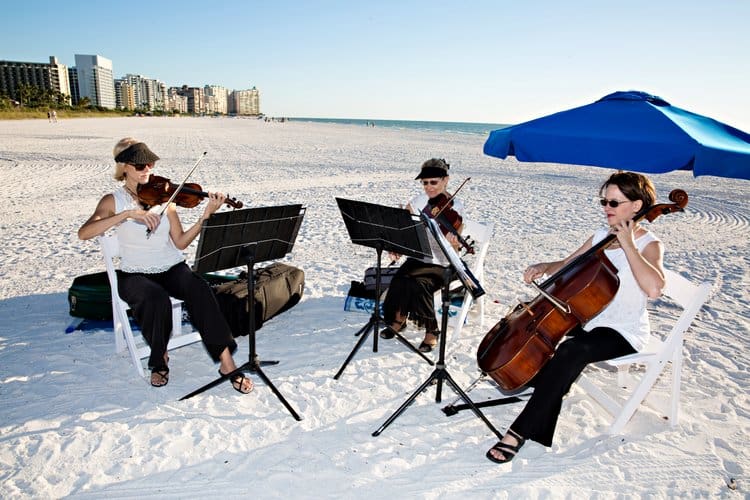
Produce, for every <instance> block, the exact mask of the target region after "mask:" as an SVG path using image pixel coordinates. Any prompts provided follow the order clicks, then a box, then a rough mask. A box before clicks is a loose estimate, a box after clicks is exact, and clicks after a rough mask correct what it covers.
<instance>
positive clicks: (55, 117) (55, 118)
mask: <svg viewBox="0 0 750 500" xmlns="http://www.w3.org/2000/svg"><path fill="white" fill-rule="evenodd" d="M52 122H53V123H57V111H55V110H54V109H53V110H52Z"/></svg>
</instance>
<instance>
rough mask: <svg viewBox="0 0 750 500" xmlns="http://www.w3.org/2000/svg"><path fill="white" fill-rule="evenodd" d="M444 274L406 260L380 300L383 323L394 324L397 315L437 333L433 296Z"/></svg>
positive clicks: (422, 263)
mask: <svg viewBox="0 0 750 500" xmlns="http://www.w3.org/2000/svg"><path fill="white" fill-rule="evenodd" d="M444 271H445V268H444V267H443V266H439V265H436V264H427V263H425V262H422V261H420V260H417V259H411V258H409V259H407V260H406V262H404V263H403V265H402V266H401V267H400V268H399V270H398V272H397V273H396V274H395V275H394V276H393V279H392V280H391V285H390V287H388V293H387V294H386V297H385V301H383V315H384V318H383V319H385V322H386V324H388V325H390V324H391V323H394V322H395V321H396V313H397V312H400V313H401V315H402V316H408V318H409V319H410V320H412V321H414V322H415V323H416V324H417V325H418V326H419V327H423V328H424V329H425V331H427V332H438V331H439V330H440V329H439V328H438V323H437V319H436V318H435V299H434V295H435V292H437V291H438V290H440V288H441V287H442V286H443V273H444Z"/></svg>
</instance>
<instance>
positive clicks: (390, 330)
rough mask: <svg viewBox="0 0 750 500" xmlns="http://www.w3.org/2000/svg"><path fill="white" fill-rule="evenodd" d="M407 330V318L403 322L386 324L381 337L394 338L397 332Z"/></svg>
mask: <svg viewBox="0 0 750 500" xmlns="http://www.w3.org/2000/svg"><path fill="white" fill-rule="evenodd" d="M404 330H406V320H404V321H403V322H398V321H394V322H393V323H391V324H390V326H386V327H385V328H383V329H382V330H381V331H380V338H381V339H392V338H393V337H395V336H396V333H401V332H403V331H404Z"/></svg>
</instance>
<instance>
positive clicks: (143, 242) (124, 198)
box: [112, 186, 185, 274]
mask: <svg viewBox="0 0 750 500" xmlns="http://www.w3.org/2000/svg"><path fill="white" fill-rule="evenodd" d="M112 195H113V196H114V198H115V213H118V214H119V213H120V212H122V211H124V210H131V209H134V208H135V209H139V208H141V207H140V206H139V205H138V204H137V203H136V201H135V200H134V199H133V197H132V196H131V195H130V193H129V192H128V191H127V190H126V189H125V186H120V187H119V188H117V189H116V190H115V191H114V192H113V193H112ZM149 211H153V212H157V213H158V212H159V211H161V205H159V206H155V207H151V209H150V210H149ZM147 229H148V228H147V227H146V225H145V224H143V223H142V222H138V221H134V220H131V219H126V220H124V221H123V222H121V223H120V224H118V225H117V227H116V229H115V231H116V234H117V242H118V245H119V247H120V269H121V270H123V271H125V272H128V273H149V274H154V273H160V272H163V271H166V270H167V269H169V268H170V267H172V266H174V265H175V264H177V263H179V262H182V261H184V260H185V257H184V256H183V255H182V252H181V251H180V250H179V249H178V248H177V247H176V246H174V243H173V242H172V238H170V237H169V229H170V223H169V218H168V217H167V216H166V213H165V214H164V215H163V216H162V221H161V224H159V227H157V228H156V230H155V231H152V232H151V235H150V237H149V238H146V230H147Z"/></svg>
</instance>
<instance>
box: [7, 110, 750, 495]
mask: <svg viewBox="0 0 750 500" xmlns="http://www.w3.org/2000/svg"><path fill="white" fill-rule="evenodd" d="M126 135H133V136H136V137H138V138H140V139H142V140H144V141H146V142H147V143H148V144H149V145H150V147H151V148H152V149H153V150H154V151H156V152H157V153H158V154H159V155H160V156H161V157H162V161H161V162H160V163H159V165H158V168H157V173H158V174H160V175H165V176H167V177H172V178H173V179H174V178H176V179H179V178H180V177H181V176H182V175H183V174H184V173H185V172H186V171H187V170H188V169H189V168H190V167H191V166H192V164H193V162H194V161H195V160H196V159H197V158H198V155H199V154H200V153H201V152H203V151H208V155H207V157H206V159H205V161H204V162H203V164H202V165H201V166H200V167H199V168H198V170H197V172H196V173H195V174H194V176H193V177H192V178H191V180H192V181H194V182H198V183H200V184H202V185H203V186H204V188H205V189H208V190H221V191H226V192H229V194H231V195H233V196H236V197H237V198H239V199H241V200H243V201H245V202H246V203H247V206H268V205H280V204H288V203H301V204H303V205H304V206H306V207H307V213H306V216H305V220H304V222H303V225H302V228H301V230H300V233H299V237H298V239H297V242H296V245H295V247H294V250H293V252H292V253H291V254H290V255H289V256H288V258H287V259H286V260H287V261H288V262H289V263H291V264H293V265H296V266H298V267H300V268H302V269H304V271H305V273H306V280H307V282H306V289H305V295H304V298H303V301H302V302H301V303H300V304H298V305H297V306H296V307H294V308H293V309H292V310H290V311H288V312H286V313H284V314H283V315H281V316H279V317H278V318H276V319H274V320H272V321H271V322H269V323H267V324H266V325H264V326H263V328H262V330H261V331H260V332H259V333H258V352H259V353H260V355H261V358H262V359H278V360H280V361H281V363H280V364H279V365H277V366H273V367H267V368H266V369H265V373H266V374H267V375H268V376H269V377H270V378H271V380H272V381H273V382H274V383H275V384H276V386H277V387H278V388H279V390H280V391H281V392H282V394H284V396H285V397H286V398H287V399H288V400H289V402H290V403H291V404H292V406H294V407H295V408H296V409H297V411H298V412H299V413H300V414H301V415H302V416H303V420H302V421H301V422H296V421H295V420H294V419H292V418H291V416H290V415H289V413H288V412H287V411H286V410H285V408H284V407H283V406H282V405H281V403H280V402H279V401H278V400H277V399H276V397H275V396H274V394H273V393H272V392H271V391H270V390H269V388H268V387H266V386H265V385H264V384H263V382H262V381H261V380H260V379H259V378H258V377H257V376H256V377H254V379H255V382H256V390H255V391H254V392H253V393H252V394H251V395H248V396H241V395H239V394H237V393H236V392H234V391H233V390H231V388H230V387H229V385H228V384H224V385H222V386H220V387H217V388H215V389H212V390H210V391H208V392H206V393H204V394H202V395H200V396H197V397H195V398H193V399H190V400H188V401H183V402H178V401H177V400H178V398H179V397H181V396H182V395H184V394H186V393H187V392H189V391H191V390H193V389H195V388H197V387H199V386H200V385H203V384H205V383H207V382H209V381H211V380H213V379H214V377H215V376H216V366H213V365H212V363H211V361H210V358H209V357H208V355H207V354H206V353H205V352H204V350H203V347H202V346H201V345H200V344H193V345H191V346H188V347H185V348H182V349H179V350H177V351H175V352H173V354H172V361H171V364H170V366H171V370H172V371H171V379H170V382H169V385H168V386H167V387H165V388H163V389H154V388H151V387H150V386H149V385H148V384H147V383H146V381H145V380H143V379H140V378H139V377H137V376H136V374H135V371H134V369H133V367H132V366H131V364H130V361H129V358H128V357H127V356H126V355H125V354H115V353H114V342H113V339H112V331H111V330H106V329H101V330H95V331H87V332H81V331H76V332H74V333H72V334H69V335H66V334H65V333H64V329H65V327H66V326H67V325H68V323H69V322H70V321H71V319H72V318H71V317H70V316H69V315H68V304H67V289H68V287H69V286H70V285H71V283H72V281H73V279H74V278H75V277H76V276H79V275H82V274H86V273H91V272H97V271H100V270H103V265H102V262H101V256H100V253H99V249H98V245H97V244H96V243H95V242H94V241H89V242H81V241H79V240H78V239H77V238H76V229H77V228H78V226H79V225H80V224H81V223H82V222H83V221H84V220H85V218H86V217H88V215H89V214H90V213H91V211H92V210H93V208H94V206H95V204H96V202H97V200H98V199H99V197H100V196H101V195H102V194H103V193H105V192H108V191H109V190H111V189H112V188H113V187H114V186H115V183H114V181H112V180H111V177H110V171H111V164H112V162H111V149H112V146H113V145H114V143H115V142H116V140H117V139H119V138H120V137H123V136H126ZM484 139H485V137H481V136H471V135H458V134H439V133H427V132H417V131H408V130H394V129H382V128H365V127H355V126H337V125H326V124H304V123H286V124H280V123H274V124H266V123H262V122H260V121H254V120H240V119H209V118H205V119H191V118H123V119H88V120H85V119H81V120H66V121H60V122H58V123H57V124H49V123H47V121H46V120H37V121H21V122H17V121H3V122H0V178H2V181H3V196H2V198H1V199H0V213H2V226H1V229H0V230H1V232H2V245H0V258H1V261H2V267H0V277H1V278H0V279H1V280H2V281H0V497H2V498H51V497H65V496H72V497H77V498H81V497H83V498H89V497H90V498H101V497H109V498H135V497H144V496H146V495H156V496H157V497H160V498H191V497H204V496H207V495H210V494H212V493H213V494H215V495H217V496H221V497H230V498H231V497H244V498H249V497H254V498H289V497H292V498H340V497H345V498H353V497H360V498H414V497H418V498H466V497H472V498H521V497H536V498H539V497H542V498H561V497H567V498H582V497H595V498H614V497H626V498H631V497H648V498H663V497H670V496H684V497H688V498H696V497H724V498H743V497H744V498H747V496H748V494H749V493H748V492H749V491H750V487H749V486H748V481H749V480H750V474H749V472H748V471H749V469H750V459H749V457H750V455H749V452H748V449H749V448H750V439H749V438H748V431H749V427H750V425H749V421H748V414H749V413H750V404H749V403H748V399H749V398H748V380H749V379H750V359H749V356H748V352H750V350H749V349H748V344H749V343H750V342H749V340H750V339H749V336H748V312H747V311H748V310H749V309H750V294H749V293H748V288H750V277H749V275H748V269H750V261H749V258H748V253H749V252H748V250H749V249H748V241H750V238H749V236H750V229H749V223H750V210H749V209H748V205H749V204H750V183H748V182H747V181H738V180H737V181H736V180H726V179H717V178H711V177H704V178H698V179H694V178H692V176H691V174H689V173H685V172H679V173H671V174H665V175H659V176H655V177H654V180H655V183H656V185H657V188H658V191H659V198H660V200H661V201H666V199H667V194H668V193H669V191H670V190H671V189H673V188H682V189H685V190H686V191H687V192H688V193H689V194H690V204H689V205H688V209H687V211H686V213H684V214H675V215H668V216H664V217H661V218H660V219H658V220H657V221H656V222H655V223H654V224H652V228H653V229H654V231H656V232H657V233H658V234H659V235H660V237H661V238H662V239H663V241H664V242H665V244H666V248H667V253H666V262H667V265H668V266H669V267H671V268H672V269H674V270H676V271H678V272H681V273H686V274H688V275H689V276H691V277H692V278H693V279H695V280H707V281H710V282H712V283H714V288H713V293H712V296H711V298H710V301H709V303H708V305H707V306H706V307H705V309H704V310H703V311H702V312H701V313H700V315H699V317H698V319H697V322H696V323H695V325H694V327H693V329H692V330H691V331H690V332H689V333H688V335H687V340H686V346H685V357H684V358H685V364H684V369H683V374H682V376H683V385H682V398H681V401H682V413H681V418H680V421H679V425H678V426H677V427H676V428H674V429H672V428H670V427H669V425H668V423H667V422H666V421H665V420H664V419H663V418H662V416H663V415H664V414H665V411H666V408H667V394H668V387H667V382H666V380H665V379H662V380H661V381H660V382H659V384H657V386H656V388H655V389H654V391H653V392H652V393H651V394H650V396H649V398H648V399H647V404H646V405H644V406H642V407H641V409H640V410H639V411H638V412H637V413H636V415H635V417H634V418H633V419H632V420H631V422H630V423H629V424H628V425H627V427H626V429H625V431H624V433H623V435H621V436H615V437H608V436H607V435H606V434H605V433H604V431H605V430H606V428H607V422H608V420H607V415H606V413H605V412H604V410H602V409H601V408H600V407H599V406H598V405H596V404H595V403H594V402H592V401H591V400H590V399H589V398H588V397H586V395H585V394H584V393H583V392H582V391H581V390H580V389H579V388H578V387H576V386H574V389H573V390H572V391H571V393H570V395H569V396H568V398H567V399H566V400H565V402H564V405H563V410H562V414H561V418H560V422H559V426H558V430H557V434H556V436H555V443H554V445H553V446H552V447H551V448H549V449H547V448H544V447H542V446H540V445H537V444H534V443H530V444H527V445H526V446H525V447H524V448H523V450H522V451H521V453H520V454H519V456H518V457H517V458H516V459H515V460H514V461H513V462H512V464H510V465H504V466H498V465H495V464H492V463H491V462H489V461H488V460H487V459H486V458H485V457H484V453H485V451H486V449H487V448H488V447H489V446H491V445H492V444H493V443H494V442H495V441H496V439H495V436H494V435H493V434H492V433H491V432H490V431H489V430H488V428H487V427H486V426H485V425H484V424H483V423H482V422H481V421H480V420H479V419H478V418H476V417H475V416H473V415H472V414H470V413H467V412H461V413H459V414H458V415H456V416H454V417H451V418H448V417H446V416H445V415H444V414H443V413H442V412H441V410H440V409H441V408H442V407H443V406H445V404H447V403H448V402H451V401H452V400H453V393H452V392H451V391H450V389H444V391H443V402H442V403H440V404H436V403H435V389H434V388H428V389H427V391H426V392H425V394H422V395H420V396H419V397H418V398H417V399H416V401H415V403H414V404H413V405H412V406H411V407H409V408H408V409H407V410H406V411H405V412H404V413H403V414H402V415H401V416H400V417H399V418H398V419H396V421H395V422H394V423H393V424H391V425H390V427H388V428H387V429H386V430H385V431H384V432H383V434H382V435H380V436H379V437H372V436H371V434H372V432H373V431H375V430H376V429H377V428H379V427H380V426H381V424H382V423H383V422H384V421H385V419H386V418H388V417H389V416H390V415H391V414H392V413H393V412H394V411H395V410H396V408H398V407H399V406H400V405H401V403H402V402H404V401H405V400H406V398H407V397H408V396H409V395H410V394H412V392H413V391H414V390H415V389H416V388H417V387H418V386H419V385H420V384H421V383H422V382H423V381H424V380H426V379H427V377H428V376H429V375H430V373H431V371H432V368H430V367H429V366H428V365H427V364H426V363H424V362H422V361H420V360H419V359H418V358H417V357H416V356H415V355H414V354H412V353H410V352H408V351H406V349H404V348H403V346H401V345H399V344H398V343H396V342H392V341H391V342H388V341H381V343H380V349H379V352H378V353H373V352H372V348H371V347H372V343H371V339H370V340H368V343H367V344H366V346H365V347H363V349H362V350H360V351H359V353H358V354H357V356H356V357H355V358H354V360H353V361H352V362H351V363H350V364H349V366H348V367H347V369H346V371H345V372H344V374H343V376H342V377H341V379H340V380H338V381H335V380H333V375H334V374H335V373H336V371H337V370H338V369H339V367H340V366H341V365H342V363H343V362H344V360H345V359H346V356H347V355H348V354H349V352H350V351H351V349H352V348H353V347H354V344H355V341H356V338H355V337H354V336H353V333H354V332H355V331H356V330H358V329H359V328H360V326H362V325H363V324H364V323H365V322H366V321H367V319H368V317H367V315H364V314H360V313H353V312H344V311H343V302H344V297H345V295H346V293H347V291H348V289H349V282H350V281H351V280H353V279H361V275H362V273H363V270H364V269H365V268H366V267H368V266H370V265H372V264H373V263H374V260H375V253H374V251H372V250H371V249H370V248H367V247H363V246H357V245H353V244H352V243H351V242H350V240H349V238H348V235H347V233H346V229H345V227H344V224H343V221H342V219H341V216H340V213H339V211H338V208H337V206H336V203H335V201H334V197H336V196H342V197H346V198H350V199H355V200H362V201H369V202H374V203H380V204H385V205H397V204H398V203H402V202H404V201H405V200H407V199H408V198H409V197H410V196H411V195H412V194H414V193H416V192H418V191H419V190H420V189H421V188H420V187H419V186H418V185H417V184H416V183H415V182H414V181H412V179H413V177H414V175H415V174H416V172H417V171H418V167H419V165H420V163H421V162H422V161H423V160H425V159H427V158H429V157H432V156H439V157H444V158H446V159H448V161H449V162H450V163H451V165H452V172H453V179H452V186H453V187H454V188H455V187H456V186H457V185H458V183H459V182H460V181H461V180H462V179H463V178H465V177H468V176H470V177H471V178H472V180H471V182H470V183H469V184H468V185H467V186H466V187H465V188H464V190H463V191H462V193H461V195H460V196H461V198H462V199H463V200H464V202H465V203H466V205H467V210H468V214H469V216H470V218H473V219H476V220H480V221H492V222H494V223H495V225H496V232H495V237H494V239H493V242H492V245H491V248H490V252H489V254H488V256H487V261H486V273H487V275H486V278H485V280H484V282H483V283H482V284H483V286H484V288H485V289H486V290H487V291H488V299H489V300H488V309H487V321H486V325H485V327H484V328H480V327H479V326H478V322H477V318H476V317H472V318H471V319H472V322H471V323H470V324H469V325H467V326H466V327H465V328H464V330H463V334H462V336H461V338H459V339H454V340H453V341H452V342H451V344H450V345H449V346H448V349H449V355H448V359H447V366H448V371H449V372H450V374H451V375H452V376H453V378H454V379H456V380H457V381H458V383H459V384H461V385H463V386H466V385H467V384H468V383H469V382H470V381H471V380H473V378H474V377H475V376H476V375H477V367H476V361H475V355H476V348H477V346H478V344H479V342H480V340H481V339H482V338H483V336H484V335H485V333H486V332H487V330H488V329H489V327H490V326H491V325H492V324H494V323H495V322H497V321H498V320H499V319H500V318H501V317H502V316H503V315H504V314H505V313H506V310H507V308H508V307H509V306H512V305H515V303H516V300H517V299H516V297H519V296H520V297H529V296H532V295H533V294H532V292H531V291H530V290H528V289H527V288H526V287H524V286H522V285H521V269H523V267H524V266H525V265H527V264H529V263H531V262H536V261H539V260H547V259H555V258H559V257H561V256H563V255H565V254H567V253H568V252H569V251H571V250H573V249H574V248H576V247H577V246H578V245H579V244H580V243H581V242H582V241H583V240H584V239H585V238H586V237H587V236H588V235H589V234H590V233H591V232H592V231H593V230H594V229H595V228H596V227H598V226H599V225H601V224H603V223H604V220H603V217H602V214H601V209H600V207H598V206H596V205H595V204H594V203H593V202H592V200H593V197H594V195H595V193H596V190H597V188H598V185H599V184H600V183H601V181H602V180H603V179H604V178H605V177H606V176H607V175H608V174H609V171H607V170H604V169H598V168H584V167H569V166H559V165H530V164H519V163H517V162H515V161H514V160H508V161H500V160H498V159H494V158H490V157H486V156H484V155H483V154H482V144H483V142H484ZM199 213H200V212H199V211H198V210H192V211H190V210H189V211H185V212H184V213H183V220H184V221H185V222H186V223H192V221H194V220H195V219H196V218H197V217H198V215H199ZM194 248H195V247H194V246H193V247H191V248H190V249H189V250H190V251H189V252H188V254H187V255H188V260H189V261H191V260H192V257H193V254H194ZM495 301H496V302H495ZM407 337H408V338H409V339H410V340H412V341H414V342H418V341H419V340H420V339H421V334H420V333H419V332H417V331H415V330H414V329H410V330H409V331H408V332H407ZM239 344H240V347H239V351H238V353H237V358H238V360H239V361H244V360H246V357H247V351H248V344H247V338H246V337H243V338H242V339H240V341H239ZM594 377H595V378H596V379H599V380H602V381H604V380H611V375H610V374H607V373H602V372H598V373H597V374H595V375H594ZM471 394H472V396H473V397H474V399H475V400H477V401H480V400H483V399H488V398H491V397H497V395H498V392H497V391H496V389H494V388H493V385H491V384H489V383H483V384H482V385H481V386H480V387H479V388H478V389H476V390H475V391H474V392H472V393H471ZM519 410H520V406H519V405H512V406H506V407H496V408H489V409H487V410H486V411H485V413H486V415H487V417H488V418H489V419H490V420H491V421H492V422H493V424H494V425H495V426H496V427H497V428H498V429H499V430H501V431H504V430H505V428H506V427H507V425H508V424H510V423H511V422H512V420H513V418H514V416H515V415H516V414H517V412H518V411H519ZM732 478H733V479H734V480H735V481H736V485H737V489H736V490H735V491H732V490H731V489H729V488H728V487H727V482H729V481H730V479H732Z"/></svg>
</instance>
